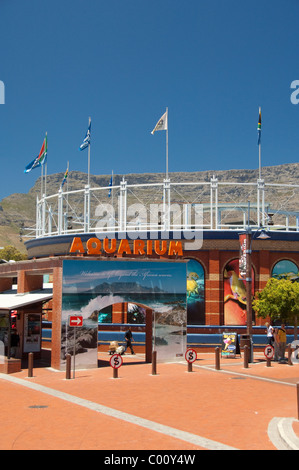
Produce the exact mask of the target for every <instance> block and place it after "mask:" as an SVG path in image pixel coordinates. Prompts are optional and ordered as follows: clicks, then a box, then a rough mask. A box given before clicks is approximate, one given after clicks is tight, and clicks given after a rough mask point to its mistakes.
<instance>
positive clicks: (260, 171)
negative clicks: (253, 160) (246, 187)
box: [259, 108, 262, 179]
mask: <svg viewBox="0 0 299 470" xmlns="http://www.w3.org/2000/svg"><path fill="white" fill-rule="evenodd" d="M259 116H261V108H259ZM260 132H261V130H260ZM261 154H262V152H261V137H260V138H259V179H261V178H262V158H261Z"/></svg>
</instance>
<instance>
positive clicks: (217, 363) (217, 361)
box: [215, 346, 220, 370]
mask: <svg viewBox="0 0 299 470" xmlns="http://www.w3.org/2000/svg"><path fill="white" fill-rule="evenodd" d="M215 369H216V370H220V348H219V347H218V346H217V348H215Z"/></svg>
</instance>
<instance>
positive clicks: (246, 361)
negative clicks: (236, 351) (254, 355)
mask: <svg viewBox="0 0 299 470" xmlns="http://www.w3.org/2000/svg"><path fill="white" fill-rule="evenodd" d="M248 359H249V351H248V346H247V344H246V345H245V346H244V368H245V369H248Z"/></svg>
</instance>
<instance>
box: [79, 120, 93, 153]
mask: <svg viewBox="0 0 299 470" xmlns="http://www.w3.org/2000/svg"><path fill="white" fill-rule="evenodd" d="M90 129H91V121H89V126H88V129H87V132H86V135H85V137H84V140H83V142H82V144H81V145H80V147H79V150H84V149H86V147H88V146H89V144H90Z"/></svg>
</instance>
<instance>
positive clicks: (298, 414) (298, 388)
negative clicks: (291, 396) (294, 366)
mask: <svg viewBox="0 0 299 470" xmlns="http://www.w3.org/2000/svg"><path fill="white" fill-rule="evenodd" d="M296 388H297V419H298V420H299V383H297V385H296Z"/></svg>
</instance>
